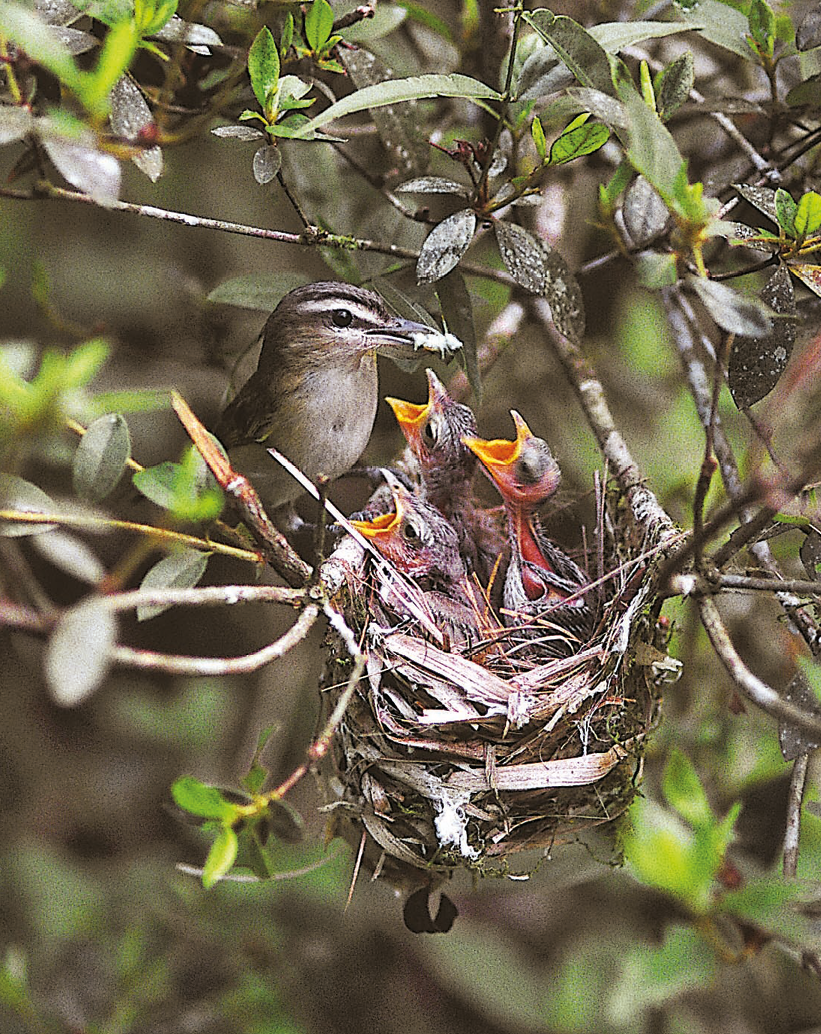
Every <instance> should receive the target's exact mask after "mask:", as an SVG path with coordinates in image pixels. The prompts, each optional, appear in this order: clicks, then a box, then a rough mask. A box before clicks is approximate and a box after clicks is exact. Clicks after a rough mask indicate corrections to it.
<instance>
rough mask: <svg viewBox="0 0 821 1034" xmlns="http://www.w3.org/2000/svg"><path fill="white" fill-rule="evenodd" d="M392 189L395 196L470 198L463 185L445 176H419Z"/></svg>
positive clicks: (468, 191)
mask: <svg viewBox="0 0 821 1034" xmlns="http://www.w3.org/2000/svg"><path fill="white" fill-rule="evenodd" d="M394 189H395V190H396V192H397V194H399V193H405V194H458V196H459V197H464V198H468V197H470V189H469V188H468V187H466V186H465V185H464V183H457V182H456V180H450V179H448V178H447V176H419V177H417V178H416V179H414V180H408V182H407V183H400V184H399V186H398V187H396V188H394Z"/></svg>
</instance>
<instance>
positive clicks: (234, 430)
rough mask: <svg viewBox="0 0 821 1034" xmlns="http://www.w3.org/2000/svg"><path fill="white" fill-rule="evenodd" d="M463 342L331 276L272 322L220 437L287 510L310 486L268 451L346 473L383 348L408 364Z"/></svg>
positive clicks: (281, 308) (311, 468)
mask: <svg viewBox="0 0 821 1034" xmlns="http://www.w3.org/2000/svg"><path fill="white" fill-rule="evenodd" d="M459 347H461V343H460V342H459V341H458V340H457V339H456V338H454V337H453V335H450V334H441V333H439V332H438V331H436V330H435V329H432V328H431V327H426V326H424V325H423V324H421V323H414V322H412V321H411V320H405V319H400V318H399V317H397V316H394V315H392V314H391V313H390V312H388V310H387V308H386V306H385V304H384V302H383V301H382V299H381V298H380V297H379V295H377V294H375V293H374V292H373V291H367V290H364V289H363V288H361V287H353V286H351V285H350V284H344V283H332V282H328V283H325V282H323V283H315V284H307V285H306V286H304V287H298V288H297V289H296V290H294V291H291V292H290V293H289V294H286V295H285V297H284V298H283V299H282V300H281V301H280V303H279V305H277V307H276V309H274V311H273V312H272V313H271V315H270V317H269V318H268V322H267V323H266V324H265V329H264V331H263V334H262V351H261V352H260V357H259V364H258V366H257V369H256V371H255V372H254V373H253V374H252V375H251V377H250V379H249V380H248V381H247V382H246V383H245V384H244V385H243V387H242V388H241V389H240V391H239V392H238V394H237V395H236V397H235V398H234V399H233V400H232V401H231V402H230V403H229V404H228V405H227V406H226V408H225V410H224V412H223V414H222V416H221V417H220V419H219V421H218V423H217V425H216V428H215V433H216V435H217V437H218V438H219V439H220V441H221V442H222V444H223V445H224V446H225V447H226V449H227V450H228V453H229V456H230V458H231V461H232V463H233V465H234V466H235V467H237V469H238V470H240V471H241V472H242V473H244V474H245V475H246V476H247V477H248V478H249V479H250V481H251V483H252V484H253V485H254V487H255V488H256V489H257V491H258V493H259V494H260V497H261V498H262V501H263V504H264V505H265V506H266V508H268V509H271V510H275V509H278V508H280V507H284V506H286V505H289V504H292V503H293V502H294V500H296V499H297V498H298V497H299V495H300V493H301V492H302V488H301V486H300V485H299V483H298V482H297V481H296V480H295V479H294V478H293V477H292V476H291V475H290V474H289V473H287V471H285V470H284V469H283V468H282V467H281V466H280V465H279V464H278V463H277V462H276V460H274V459H273V458H272V457H271V456H270V455H269V454H268V453H267V451H266V450H267V449H268V448H270V447H273V448H275V449H277V450H278V451H279V452H281V453H283V454H284V455H285V456H286V457H287V458H288V459H289V460H290V461H291V462H292V463H294V464H295V465H296V466H297V467H299V469H300V470H302V472H303V473H304V474H306V475H307V476H308V477H309V478H310V479H311V480H312V481H315V480H316V478H317V477H319V475H320V474H324V475H326V476H327V477H329V478H337V477H339V476H340V475H342V474H344V473H345V472H346V471H348V470H350V468H351V467H352V466H353V465H354V463H355V462H356V461H357V460H358V459H359V456H360V455H361V453H362V452H363V450H364V449H365V446H366V445H367V444H368V439H369V438H370V435H371V430H372V429H373V424H374V420H375V418H376V407H377V402H378V397H379V385H378V379H377V369H376V356H377V354H385V355H389V356H393V357H395V358H397V359H400V360H407V359H413V358H414V357H418V355H417V353H418V350H419V349H423V350H426V351H431V352H437V353H439V354H440V355H446V356H449V354H450V353H452V352H453V351H454V350H455V349H457V348H459Z"/></svg>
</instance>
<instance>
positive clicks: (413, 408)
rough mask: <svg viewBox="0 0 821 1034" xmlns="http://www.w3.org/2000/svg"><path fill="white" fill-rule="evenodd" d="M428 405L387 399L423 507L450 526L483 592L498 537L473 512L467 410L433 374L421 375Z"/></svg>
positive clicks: (472, 424) (472, 427)
mask: <svg viewBox="0 0 821 1034" xmlns="http://www.w3.org/2000/svg"><path fill="white" fill-rule="evenodd" d="M425 373H426V374H427V378H428V401H427V402H426V403H425V404H424V405H416V404H415V403H413V402H404V401H403V400H402V399H397V398H387V399H386V400H385V401H386V402H387V403H388V404H389V405H390V407H391V409H392V410H393V412H394V416H395V417H396V421H397V423H398V424H399V427H400V428H401V430H402V433H403V434H404V436H405V438H406V440H407V442H408V445H409V446H410V450H411V452H412V453H413V455H414V457H415V458H416V461H417V463H418V464H419V471H420V474H421V477H422V490H423V492H424V498H425V501H426V502H428V503H430V504H431V505H433V506H435V507H436V508H437V509H438V510H439V511H440V512H441V513H442V514H444V516H445V517H446V518H447V519H448V520H449V521H450V522H451V524H452V525H453V527H454V528H455V530H456V534H457V536H458V539H459V549H460V552H461V554H462V557H463V558H464V559H465V561H466V562H467V565H468V569H469V570H470V571H475V572H476V573H477V575H478V577H479V580H480V582H481V583H482V585H483V586H485V587H486V586H487V584H488V581H489V579H490V577H491V574H492V572H493V569H494V567H495V565H496V564H497V563H498V559H499V556H500V555H501V553H502V552H503V549H504V537H503V535H502V533H501V531H500V529H499V525H498V523H497V522H496V521H494V519H493V517H492V516H491V515H490V514H488V513H486V512H485V511H484V510H482V509H480V508H479V507H477V505H476V502H475V498H474V494H473V489H472V481H473V474H474V472H475V470H476V465H477V461H476V456H475V455H474V453H473V452H472V451H471V450H470V449H469V448H468V447H467V446H466V445H465V444H464V443H463V439H464V438H465V437H466V436H467V437H474V436H475V435H476V433H477V426H476V417H475V416H474V415H473V410H472V409H470V407H469V406H465V405H462V404H461V403H459V402H456V400H455V399H453V398H451V396H450V395H449V394H448V392H447V389H446V388H445V386H444V384H442V382H441V381H440V380H439V378H438V377H437V376H436V374H435V373H434V372H433V370H426V371H425Z"/></svg>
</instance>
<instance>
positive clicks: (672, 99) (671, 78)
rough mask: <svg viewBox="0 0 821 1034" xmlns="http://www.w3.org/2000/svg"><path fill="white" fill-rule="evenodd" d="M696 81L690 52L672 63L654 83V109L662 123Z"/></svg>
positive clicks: (682, 102) (685, 97) (675, 109)
mask: <svg viewBox="0 0 821 1034" xmlns="http://www.w3.org/2000/svg"><path fill="white" fill-rule="evenodd" d="M695 81H696V73H695V60H694V58H693V52H692V51H691V50H685V51H684V53H683V54H679V56H678V57H677V58H676V59H675V61H672V62H671V63H670V64H669V65H668V66H667V67H666V68H665V69H664V70H663V71H662V73H661V75H660V76H659V79H658V82H657V83H656V108H657V109H658V113H659V117H660V118H661V120H662V122H666V121H667V120H668V119H669V118H670V117H671V116H672V115H674V114H675V113H676V112H677V111H678V109H679V108H680V107H681V106H682V104H684V102H685V101H686V100H687V99H688V98H689V96H690V90H692V88H693V86H694V84H695Z"/></svg>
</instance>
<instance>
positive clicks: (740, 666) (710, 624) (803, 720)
mask: <svg viewBox="0 0 821 1034" xmlns="http://www.w3.org/2000/svg"><path fill="white" fill-rule="evenodd" d="M698 607H699V612H700V614H701V621H702V624H703V625H704V628H705V630H706V632H707V635H708V636H709V638H710V642H711V643H712V644H713V649H714V650H715V652H716V653H717V654H718V658H719V660H720V661H721V663H722V664H723V665H724V667H725V669H726V671H727V674H728V675H729V676H730V678H731V679H732V680H733V685H734V686H735V687H736V688H737V689H738V690H739V692H740V693H742V695H743V696H745V697H746V698H747V699H748V700H749V701H750V702H751V703H753V704H755V706H756V707H760V708H761V710H762V711H766V712H767V714H768V715H770V716H771V717H773V718H775V719H776V720H777V721H779V722H789V723H790V724H791V725H797V726H799V727H800V728H801V729H803V730H804V731H806V732H809V733H810V734H811V735H813V736H815V737H818V736H821V718H819V717H818V716H817V715H812V714H808V713H807V712H806V711H802V710H801V708H800V707H796V706H795V704H792V703H790V702H789V701H787V700H783V699H782V698H781V697H780V696H779V695H778V693H776V691H775V690H774V689H773V688H772V686H768V685H767V683H766V682H762V680H761V679H760V678H758V676H757V675H754V674H753V673H752V672H751V671H750V669H749V668H748V667H747V665H746V664H745V663H744V661H743V660H742V659H741V657H740V656H739V654H738V652H737V651H736V648H735V646H733V641H732V639H731V638H730V634H729V632H728V631H727V627H726V625H725V624H724V622H723V621H722V619H721V615H720V614H719V612H718V607H717V606H716V604H715V600H713V599H712V598H711V597H709V596H703V597H702V598H701V599H700V600H699V601H698Z"/></svg>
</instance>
